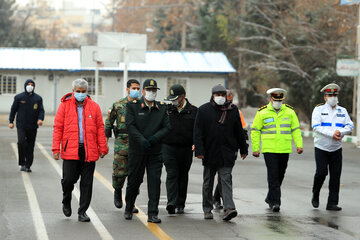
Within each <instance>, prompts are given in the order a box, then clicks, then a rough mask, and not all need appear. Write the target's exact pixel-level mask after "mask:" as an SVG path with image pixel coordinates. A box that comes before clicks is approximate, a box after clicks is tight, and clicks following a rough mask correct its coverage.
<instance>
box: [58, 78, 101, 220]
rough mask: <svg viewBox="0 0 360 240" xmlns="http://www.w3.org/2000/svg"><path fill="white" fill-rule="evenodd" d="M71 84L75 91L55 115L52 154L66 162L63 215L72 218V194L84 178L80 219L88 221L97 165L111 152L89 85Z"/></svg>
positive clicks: (81, 191)
mask: <svg viewBox="0 0 360 240" xmlns="http://www.w3.org/2000/svg"><path fill="white" fill-rule="evenodd" d="M72 85H73V92H72V93H68V94H66V95H65V96H64V97H63V98H62V99H61V104H60V106H59V109H58V111H57V112H56V116H55V122H54V133H53V146H52V151H53V155H54V159H55V160H59V159H60V157H61V158H62V159H63V160H64V161H63V178H62V179H61V184H62V189H63V201H62V203H63V213H64V215H65V216H66V217H70V216H71V193H72V190H73V189H74V184H75V183H76V182H77V180H78V179H79V177H80V176H81V180H80V207H79V209H78V214H79V217H78V220H79V221H80V222H89V221H90V218H89V217H88V216H87V214H86V210H87V209H88V208H89V205H90V201H91V195H92V184H93V175H94V170H95V162H96V161H97V160H98V159H99V157H101V158H103V157H104V156H105V155H106V154H107V153H108V146H107V142H106V137H105V129H104V123H103V119H102V114H101V110H100V107H99V105H98V104H97V103H96V102H94V101H93V100H91V98H90V97H89V96H88V95H87V89H88V82H87V81H86V80H84V79H76V80H75V81H73V83H72ZM60 145H61V148H60ZM60 152H61V156H60Z"/></svg>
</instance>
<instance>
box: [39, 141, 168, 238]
mask: <svg viewBox="0 0 360 240" xmlns="http://www.w3.org/2000/svg"><path fill="white" fill-rule="evenodd" d="M37 146H38V147H39V149H40V150H41V152H42V153H43V154H44V155H45V156H46V157H47V158H48V159H49V161H50V162H51V164H53V165H56V167H57V168H58V169H59V170H58V173H59V174H60V176H61V169H60V167H59V165H57V164H56V163H55V160H54V159H53V158H52V157H51V156H50V155H49V153H48V152H47V151H46V149H45V148H44V146H43V145H42V144H41V143H37ZM54 167H55V166H54ZM56 167H55V168H56ZM94 176H95V178H96V179H97V180H98V181H99V182H101V183H102V184H103V185H104V186H105V187H106V188H107V189H108V190H109V191H110V192H112V193H113V192H114V188H113V187H112V185H111V183H110V182H109V181H108V180H107V179H106V178H105V177H104V176H103V175H101V174H100V173H99V172H98V171H96V170H95V172H94ZM123 201H124V202H125V199H124V195H123ZM136 207H137V208H138V209H139V213H137V214H134V216H136V217H137V218H138V219H139V220H140V221H141V222H142V223H143V224H144V225H145V226H146V227H147V228H148V229H149V230H150V231H151V232H152V233H153V234H154V235H155V236H156V237H157V238H159V239H161V240H172V238H171V237H170V236H169V235H167V234H166V233H165V232H164V231H163V230H162V229H161V228H160V227H159V225H158V224H156V223H148V222H147V215H146V214H145V213H144V212H143V211H142V210H141V209H140V208H139V207H138V206H136Z"/></svg>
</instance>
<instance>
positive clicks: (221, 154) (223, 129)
mask: <svg viewBox="0 0 360 240" xmlns="http://www.w3.org/2000/svg"><path fill="white" fill-rule="evenodd" d="M194 143H195V156H196V157H197V158H199V159H202V162H203V166H204V172H203V178H204V183H203V211H204V218H205V219H213V214H212V212H211V210H212V209H213V197H212V190H213V186H214V176H215V174H216V172H218V174H219V176H220V179H221V187H222V195H223V201H224V217H223V220H225V221H228V220H230V219H232V218H234V217H236V216H237V211H236V210H235V204H234V201H233V195H232V175H231V172H232V168H233V166H234V164H235V160H236V157H237V156H236V155H237V154H236V153H237V151H238V149H239V148H240V154H241V158H242V159H245V158H246V156H247V154H248V147H247V145H246V139H245V135H244V131H243V128H242V125H241V120H240V115H239V110H238V108H237V107H236V106H235V105H233V104H231V103H229V102H227V101H226V89H225V88H224V87H223V86H221V85H216V86H215V87H213V88H212V96H211V99H210V102H208V103H206V104H204V105H202V106H200V107H199V109H198V113H197V115H196V120H195V128H194Z"/></svg>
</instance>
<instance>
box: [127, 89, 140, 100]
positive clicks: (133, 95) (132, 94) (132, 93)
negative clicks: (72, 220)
mask: <svg viewBox="0 0 360 240" xmlns="http://www.w3.org/2000/svg"><path fill="white" fill-rule="evenodd" d="M129 97H131V98H132V99H138V98H140V97H141V94H140V91H138V90H130V94H129Z"/></svg>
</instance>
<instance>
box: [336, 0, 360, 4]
mask: <svg viewBox="0 0 360 240" xmlns="http://www.w3.org/2000/svg"><path fill="white" fill-rule="evenodd" d="M358 3H360V0H341V1H340V5H353V4H358Z"/></svg>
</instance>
